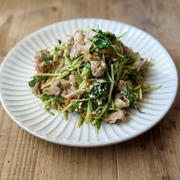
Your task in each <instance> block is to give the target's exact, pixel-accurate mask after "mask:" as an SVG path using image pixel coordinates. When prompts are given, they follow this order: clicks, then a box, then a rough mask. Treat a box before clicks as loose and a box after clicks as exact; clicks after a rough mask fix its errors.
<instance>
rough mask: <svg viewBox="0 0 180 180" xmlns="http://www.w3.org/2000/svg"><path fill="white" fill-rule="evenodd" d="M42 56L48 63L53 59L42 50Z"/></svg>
mask: <svg viewBox="0 0 180 180" xmlns="http://www.w3.org/2000/svg"><path fill="white" fill-rule="evenodd" d="M41 58H42V60H43V61H44V62H46V63H49V62H50V61H51V59H50V57H49V56H48V55H46V54H45V53H43V52H41Z"/></svg>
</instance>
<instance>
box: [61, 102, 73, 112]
mask: <svg viewBox="0 0 180 180" xmlns="http://www.w3.org/2000/svg"><path fill="white" fill-rule="evenodd" d="M72 105H73V103H70V104H68V105H67V106H66V107H65V108H64V109H63V110H62V112H65V111H67V110H68V109H69V108H70V107H71V106H72Z"/></svg>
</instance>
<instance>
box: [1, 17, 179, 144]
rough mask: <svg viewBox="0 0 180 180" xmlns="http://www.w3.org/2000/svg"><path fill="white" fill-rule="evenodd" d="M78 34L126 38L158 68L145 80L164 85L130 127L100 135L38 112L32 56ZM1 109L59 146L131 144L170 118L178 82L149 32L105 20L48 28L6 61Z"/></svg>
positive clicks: (105, 127) (72, 119)
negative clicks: (90, 31)
mask: <svg viewBox="0 0 180 180" xmlns="http://www.w3.org/2000/svg"><path fill="white" fill-rule="evenodd" d="M77 24H78V27H79V28H85V27H86V26H87V25H90V26H91V27H97V25H99V27H100V28H101V29H102V30H104V31H106V30H108V31H111V32H113V33H115V34H116V35H121V34H122V33H124V32H126V31H128V32H127V34H126V35H125V36H124V37H123V38H122V41H123V42H124V44H126V45H128V46H130V47H132V48H133V49H134V50H135V51H138V52H139V53H140V55H141V56H142V57H146V58H152V63H153V64H154V65H153V66H152V67H151V68H150V69H149V72H148V74H147V78H146V80H147V82H148V83H149V84H150V85H151V86H156V85H162V86H163V87H162V88H161V89H158V90H156V91H152V92H150V93H148V94H147V95H146V96H145V97H144V98H143V100H142V102H141V103H140V104H141V110H142V111H143V112H145V114H142V113H139V112H138V111H136V110H133V109H132V110H131V111H130V112H129V121H128V122H122V123H120V124H118V125H110V124H102V126H101V129H100V131H99V133H98V134H96V133H95V131H94V127H93V126H92V125H91V124H89V125H88V124H86V123H84V124H83V126H82V127H81V128H76V123H77V117H78V115H77V114H76V113H72V114H71V115H70V116H69V120H68V121H66V120H64V119H63V117H62V116H60V117H58V116H57V113H56V115H55V116H51V115H50V114H48V113H47V112H45V110H44V109H43V108H41V107H40V104H41V101H40V100H39V99H37V98H35V97H34V95H33V94H32V93H31V89H30V87H29V86H28V84H27V82H28V81H29V80H30V76H32V75H33V74H34V73H35V68H34V66H33V61H34V60H33V56H34V53H35V52H36V51H38V50H40V49H43V48H46V47H48V46H51V45H53V44H56V43H57V39H61V40H62V41H65V40H66V39H67V36H66V35H67V34H73V33H74V32H75V30H76V26H77ZM0 76H1V77H0V95H1V103H2V105H3V107H4V109H5V110H6V112H7V113H8V115H9V116H10V117H11V118H12V119H13V120H14V121H15V122H16V123H17V124H18V125H19V126H20V127H22V128H23V129H25V130H26V131H28V132H29V133H31V134H33V135H35V136H37V137H39V138H41V139H44V140H47V141H50V142H54V143H57V144H63V145H68V146H84V147H90V146H103V145H108V144H114V143H119V142H122V141H125V140H128V139H131V138H133V137H135V136H137V135H139V134H142V133H143V132H145V131H147V130H148V129H150V128H151V127H152V126H154V125H155V124H156V123H158V122H159V121H160V120H161V118H162V117H163V116H164V115H165V114H166V113H167V111H168V110H169V108H170V107H171V105H172V103H173V101H174V98H175V96H176V92H177V87H178V76H177V71H176V67H175V65H174V63H173V60H172V59H171V57H170V55H169V54H168V52H167V51H166V50H165V49H164V47H163V46H162V45H161V44H160V43H159V42H158V41H157V40H156V39H154V38H153V37H152V36H150V35H149V34H147V33H146V32H144V31H142V30H140V29H138V28H136V27H133V26H130V25H127V24H123V23H120V22H115V21H110V20H104V19H75V20H68V21H63V22H59V23H56V24H52V25H49V26H46V27H44V28H42V29H40V30H38V31H36V32H34V33H32V34H30V35H29V36H28V37H26V38H25V39H23V40H22V41H20V42H19V43H18V44H17V45H16V46H15V47H14V48H12V50H11V51H10V52H9V53H8V55H7V56H6V57H5V59H4V61H3V63H2V65H1V71H0Z"/></svg>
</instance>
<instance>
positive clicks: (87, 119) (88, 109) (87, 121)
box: [85, 101, 92, 123]
mask: <svg viewBox="0 0 180 180" xmlns="http://www.w3.org/2000/svg"><path fill="white" fill-rule="evenodd" d="M91 113H92V102H91V101H88V108H87V113H86V117H85V122H86V123H89V122H90V121H91V118H92V114H91Z"/></svg>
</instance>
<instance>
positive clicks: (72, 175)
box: [0, 0, 180, 180]
mask: <svg viewBox="0 0 180 180" xmlns="http://www.w3.org/2000/svg"><path fill="white" fill-rule="evenodd" d="M0 4H1V6H0V35H1V36H0V61H2V60H3V58H4V56H5V55H6V53H7V52H8V51H9V50H10V49H11V48H12V47H13V46H14V45H15V44H16V43H17V42H18V41H20V40H21V39H23V38H24V37H25V36H26V35H28V34H30V33H31V32H33V31H35V30H37V29H39V28H40V27H43V26H45V25H48V24H51V23H53V22H57V21H61V20H64V19H71V18H79V17H81V18H83V17H99V18H107V19H113V20H117V21H121V22H125V23H128V24H132V25H135V26H137V27H139V28H142V29H144V30H145V31H147V32H148V33H150V34H152V35H153V36H154V37H156V38H157V39H158V40H159V41H160V42H161V43H162V44H163V45H164V46H165V48H166V49H167V50H168V51H169V53H170V54H171V56H172V58H173V59H174V62H175V63H176V66H177V68H178V71H179V72H180V60H179V59H180V21H179V17H180V1H179V0H172V1H169V0H163V1H162V0H133V1H132V0H109V1H106V0H98V1H97V0H91V1H85V0H76V1H75V0H53V1H52V0H0ZM179 98H180V96H179V93H178V96H177V98H176V100H175V103H174V105H173V107H172V108H171V110H170V111H169V112H168V113H167V115H166V116H165V117H164V118H163V120H162V121H161V122H160V123H159V124H158V125H156V126H155V127H154V128H152V129H151V130H150V131H148V132H146V133H145V134H143V135H141V136H139V137H137V138H135V139H133V140H130V141H127V142H124V143H121V144H117V145H114V146H108V147H102V148H71V147H64V146H59V145H55V144H52V143H48V142H45V141H43V140H40V139H38V138H36V137H34V136H32V135H30V134H28V133H27V132H25V131H24V130H22V129H21V128H19V127H18V126H17V125H16V124H15V123H14V122H13V121H12V120H11V119H10V118H9V117H8V116H7V114H6V113H5V112H4V110H3V108H2V107H1V106H0V179H2V180H36V179H37V180H50V179H51V180H59V179H60V180H177V179H179V178H180V173H179V172H180V143H179V141H180V121H179V120H180V111H179V110H180V103H179Z"/></svg>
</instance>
